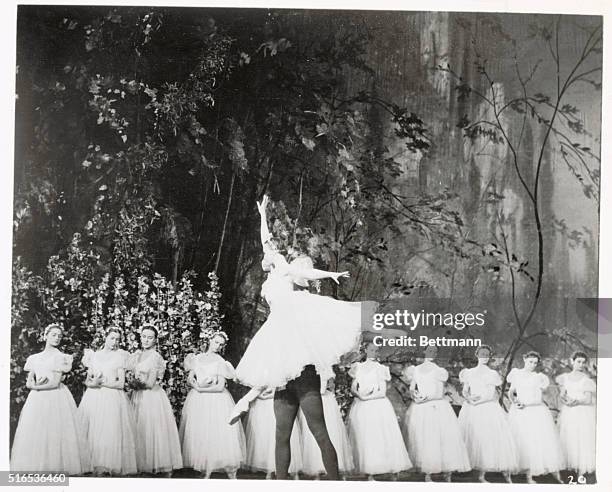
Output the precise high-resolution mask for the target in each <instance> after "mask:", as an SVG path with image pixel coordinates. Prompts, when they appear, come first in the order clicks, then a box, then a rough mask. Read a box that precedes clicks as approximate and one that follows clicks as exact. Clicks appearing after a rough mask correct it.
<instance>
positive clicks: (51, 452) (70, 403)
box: [11, 384, 91, 475]
mask: <svg viewBox="0 0 612 492" xmlns="http://www.w3.org/2000/svg"><path fill="white" fill-rule="evenodd" d="M11 470H13V471H30V472H64V473H67V474H69V475H82V474H83V473H88V472H90V471H91V466H90V462H89V452H88V449H87V443H86V441H85V435H84V425H83V422H82V421H81V417H80V415H79V413H78V411H77V407H76V404H75V402H74V398H73V397H72V394H71V393H70V391H69V390H68V388H66V386H64V385H63V384H60V385H59V387H58V388H57V389H53V390H46V391H30V394H29V395H28V398H27V399H26V402H25V404H24V406H23V409H22V410H21V415H20V416H19V423H18V424H17V430H16V432H15V439H14V441H13V449H12V452H11Z"/></svg>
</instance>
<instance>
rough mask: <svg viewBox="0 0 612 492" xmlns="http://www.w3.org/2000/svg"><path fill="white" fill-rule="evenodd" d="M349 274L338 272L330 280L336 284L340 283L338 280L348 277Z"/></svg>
mask: <svg viewBox="0 0 612 492" xmlns="http://www.w3.org/2000/svg"><path fill="white" fill-rule="evenodd" d="M350 276H351V274H350V273H349V272H338V273H336V274H335V275H334V276H333V277H332V278H333V279H334V282H336V283H337V284H339V283H340V281H339V280H338V279H340V278H342V277H346V278H348V277H350Z"/></svg>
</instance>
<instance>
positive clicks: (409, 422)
mask: <svg viewBox="0 0 612 492" xmlns="http://www.w3.org/2000/svg"><path fill="white" fill-rule="evenodd" d="M403 427H404V429H403V430H404V434H405V438H406V441H407V442H408V451H409V452H410V456H412V459H413V460H414V465H415V467H416V468H418V469H419V470H420V471H422V472H423V473H442V472H446V473H448V472H454V471H459V472H465V471H469V470H471V469H472V467H471V465H470V459H469V457H468V452H467V449H466V447H465V443H464V442H463V436H462V435H461V429H460V428H459V422H458V420H457V417H456V415H455V412H453V409H452V407H451V405H450V403H449V402H448V401H447V400H445V399H441V400H431V401H427V402H424V403H412V404H411V405H410V407H408V410H407V411H406V415H405V420H404V426H403Z"/></svg>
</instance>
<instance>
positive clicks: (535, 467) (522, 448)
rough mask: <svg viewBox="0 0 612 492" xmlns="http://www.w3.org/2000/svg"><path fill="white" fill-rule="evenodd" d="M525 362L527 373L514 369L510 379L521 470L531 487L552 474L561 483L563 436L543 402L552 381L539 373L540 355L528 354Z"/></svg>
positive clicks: (515, 437) (512, 422) (512, 411)
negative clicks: (537, 477) (544, 394)
mask: <svg viewBox="0 0 612 492" xmlns="http://www.w3.org/2000/svg"><path fill="white" fill-rule="evenodd" d="M523 361H524V367H523V369H517V368H514V369H512V370H511V371H510V373H509V374H508V377H507V379H508V382H509V383H510V392H509V395H510V399H511V401H512V407H511V408H510V412H509V417H508V418H509V422H510V428H511V430H512V433H513V435H514V441H515V442H516V445H517V449H518V453H519V469H520V470H521V471H524V472H526V474H527V482H528V483H536V482H535V481H534V480H533V476H534V475H545V474H548V473H551V474H553V476H554V477H555V478H556V479H557V481H558V482H561V477H560V475H559V470H561V469H563V455H562V452H561V443H560V441H559V433H558V431H557V428H556V426H555V422H554V420H553V416H552V414H551V412H550V410H549V409H548V407H547V406H546V404H545V403H544V400H543V399H542V391H543V390H545V389H546V388H547V387H548V385H549V384H550V381H549V379H548V376H546V375H545V374H542V373H541V372H536V367H537V365H538V363H539V362H540V354H539V353H537V352H528V353H526V354H525V355H523Z"/></svg>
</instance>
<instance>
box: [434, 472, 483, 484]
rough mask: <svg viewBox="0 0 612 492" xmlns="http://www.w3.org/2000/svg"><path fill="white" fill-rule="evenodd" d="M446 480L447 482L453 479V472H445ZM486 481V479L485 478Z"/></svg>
mask: <svg viewBox="0 0 612 492" xmlns="http://www.w3.org/2000/svg"><path fill="white" fill-rule="evenodd" d="M444 481H445V482H450V481H451V474H450V473H445V474H444ZM485 482H486V480H485Z"/></svg>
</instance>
